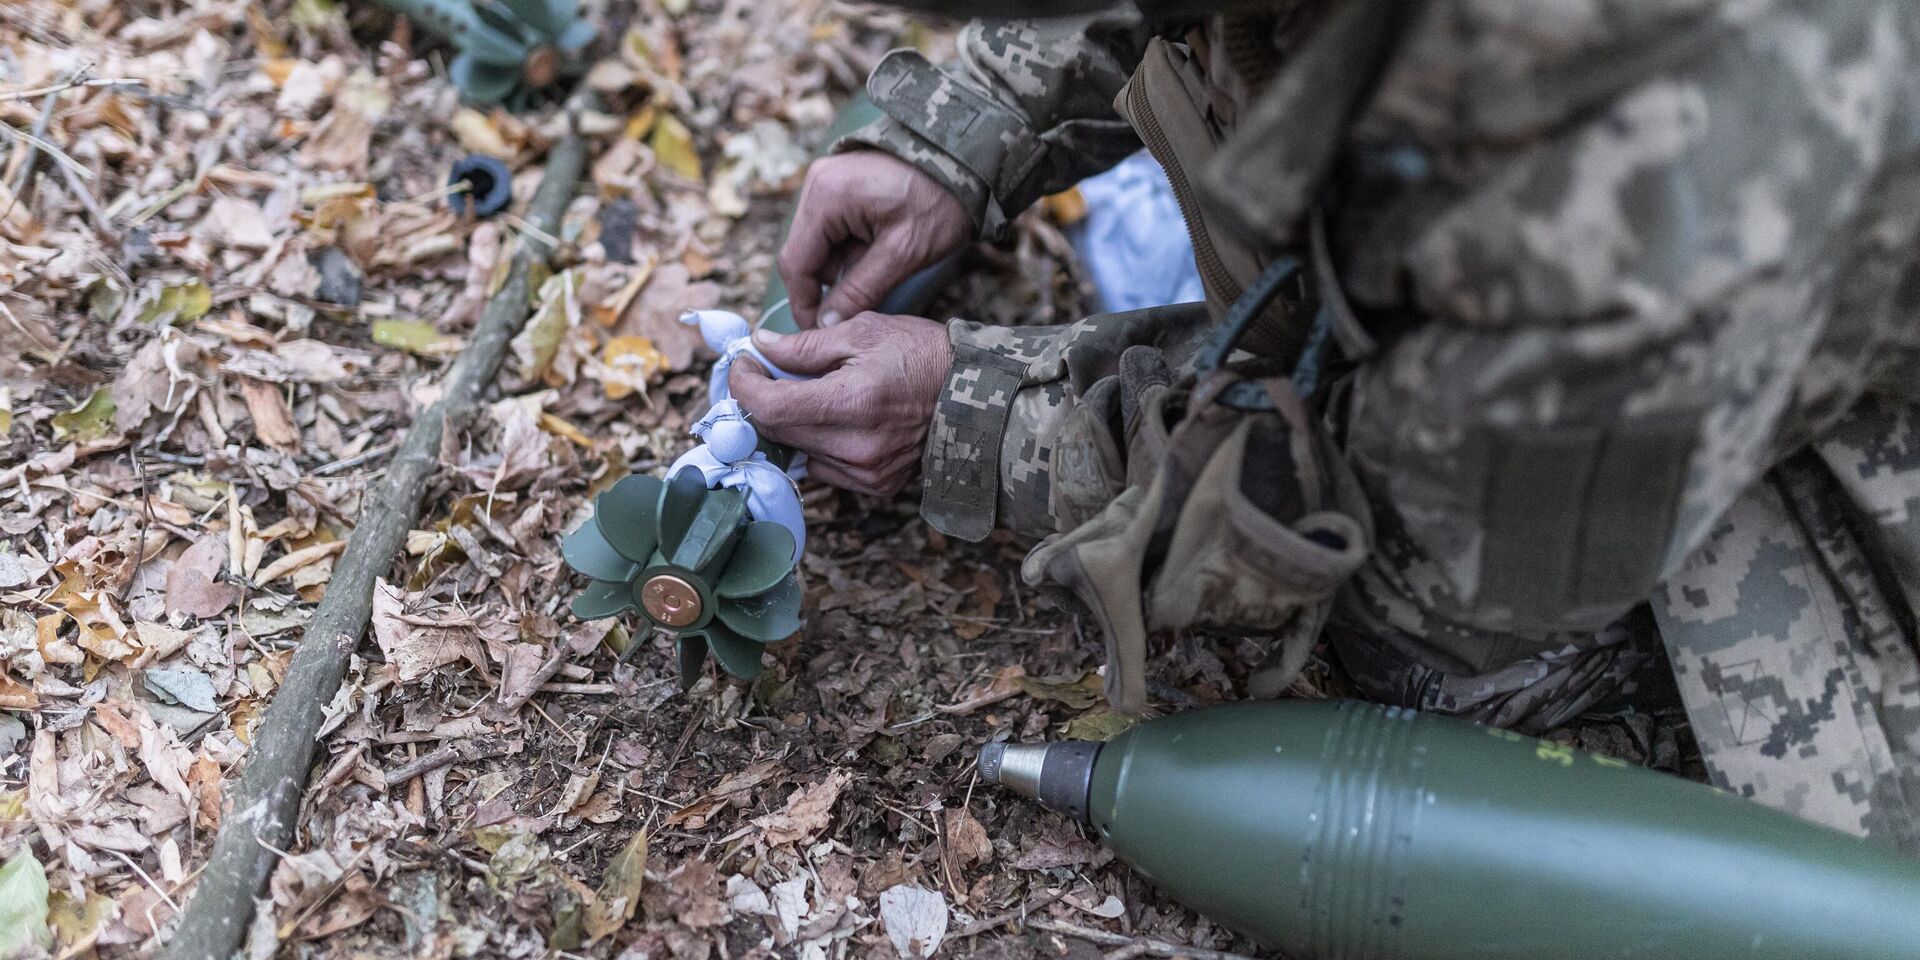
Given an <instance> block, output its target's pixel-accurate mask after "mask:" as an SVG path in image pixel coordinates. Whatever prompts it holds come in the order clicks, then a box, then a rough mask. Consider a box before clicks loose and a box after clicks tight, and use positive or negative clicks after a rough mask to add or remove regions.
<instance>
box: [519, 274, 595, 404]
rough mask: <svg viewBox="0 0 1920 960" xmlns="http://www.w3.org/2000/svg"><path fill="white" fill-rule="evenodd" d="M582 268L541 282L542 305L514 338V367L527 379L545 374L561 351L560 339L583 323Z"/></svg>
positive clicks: (537, 377)
mask: <svg viewBox="0 0 1920 960" xmlns="http://www.w3.org/2000/svg"><path fill="white" fill-rule="evenodd" d="M580 278H581V271H579V270H567V271H564V272H561V273H556V274H554V275H553V276H551V277H548V278H547V281H546V282H545V283H543V284H541V285H540V305H539V306H538V307H537V308H535V309H534V312H533V316H532V317H529V318H528V319H527V324H526V326H525V327H524V328H523V329H522V330H521V331H520V334H519V335H518V336H516V337H514V338H513V354H514V359H515V360H517V361H518V364H517V365H516V368H515V371H514V372H516V373H518V374H519V375H520V376H521V377H523V378H525V379H527V380H538V379H540V378H542V377H544V376H545V375H546V373H547V369H548V368H549V367H551V366H552V365H553V358H554V357H555V355H557V354H558V353H559V352H560V341H561V340H562V339H563V338H565V337H566V335H567V331H568V330H571V329H573V328H574V327H575V326H578V325H579V323H580V298H579V296H578V295H577V294H578V292H579V289H580Z"/></svg>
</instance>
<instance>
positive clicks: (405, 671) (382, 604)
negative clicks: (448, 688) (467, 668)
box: [373, 580, 486, 683]
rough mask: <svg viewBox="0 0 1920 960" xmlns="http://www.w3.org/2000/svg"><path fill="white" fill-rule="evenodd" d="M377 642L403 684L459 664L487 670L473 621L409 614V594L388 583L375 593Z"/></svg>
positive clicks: (374, 628) (375, 588)
mask: <svg viewBox="0 0 1920 960" xmlns="http://www.w3.org/2000/svg"><path fill="white" fill-rule="evenodd" d="M373 638H374V641H375V642H376V643H378V644H379V645H380V652H381V653H384V654H386V658H387V665H388V666H390V667H392V668H393V669H394V671H395V672H396V674H397V675H398V679H399V680H400V682H402V683H407V682H410V681H414V680H418V679H420V678H421V677H424V676H426V675H427V674H429V673H432V672H433V671H434V670H435V669H437V668H439V667H441V666H444V665H446V664H449V663H453V662H455V661H457V660H462V659H464V660H467V661H469V662H471V663H473V664H474V665H475V666H481V667H484V665H485V662H486V660H485V658H486V654H485V652H484V651H483V650H482V649H481V646H480V640H479V637H478V636H476V635H475V632H474V629H473V624H472V622H471V621H443V622H434V621H431V620H427V619H425V618H422V617H416V616H409V615H408V614H407V612H406V594H405V593H404V592H402V591H401V590H400V588H398V587H395V586H393V585H392V584H390V583H388V582H386V581H385V580H381V581H378V582H377V583H376V584H375V585H374V590H373Z"/></svg>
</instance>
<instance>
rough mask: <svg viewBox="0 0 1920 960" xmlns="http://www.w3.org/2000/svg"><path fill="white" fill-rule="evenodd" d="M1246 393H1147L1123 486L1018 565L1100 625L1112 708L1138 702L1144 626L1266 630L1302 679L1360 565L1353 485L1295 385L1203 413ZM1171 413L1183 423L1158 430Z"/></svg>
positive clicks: (1358, 503) (1362, 538) (1207, 387)
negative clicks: (1261, 404) (1259, 405)
mask: <svg viewBox="0 0 1920 960" xmlns="http://www.w3.org/2000/svg"><path fill="white" fill-rule="evenodd" d="M1252 382H1254V381H1246V380H1243V379H1242V378H1240V377H1238V376H1237V375H1235V374H1232V373H1227V372H1217V373H1214V374H1211V375H1209V376H1208V377H1207V378H1206V379H1204V380H1202V381H1201V383H1200V384H1199V385H1198V386H1197V387H1196V388H1195V389H1194V390H1193V391H1192V393H1191V395H1188V394H1187V393H1186V392H1185V391H1179V390H1174V389H1171V388H1162V389H1158V390H1152V391H1143V392H1142V396H1141V400H1142V403H1141V405H1140V408H1139V412H1138V416H1137V418H1136V421H1135V423H1134V424H1132V425H1131V426H1132V427H1133V429H1131V430H1129V439H1130V441H1132V442H1130V444H1129V449H1128V464H1127V467H1128V473H1129V480H1128V484H1127V486H1126V488H1125V489H1124V491H1122V492H1121V493H1120V494H1119V496H1117V497H1116V498H1114V499H1113V500H1112V502H1110V503H1108V504H1107V505H1106V507H1105V509H1103V510H1101V511H1100V512H1099V513H1098V514H1096V515H1094V516H1093V517H1092V518H1091V519H1089V520H1087V521H1086V522H1085V523H1082V524H1081V525H1079V526H1077V527H1075V528H1073V529H1070V530H1068V531H1066V532H1065V533H1062V534H1057V535H1055V536H1054V537H1051V538H1049V539H1047V540H1046V541H1044V542H1043V543H1041V544H1040V546H1039V547H1037V548H1035V549H1034V551H1033V553H1031V554H1029V555H1028V557H1027V559H1026V562H1025V563H1024V564H1023V565H1022V567H1021V575H1022V577H1023V578H1024V579H1025V580H1026V582H1027V583H1029V584H1031V585H1034V586H1041V585H1044V584H1047V583H1051V584H1054V585H1057V586H1059V587H1062V588H1064V589H1066V590H1068V591H1070V592H1072V593H1073V594H1074V595H1075V596H1076V597H1078V598H1079V599H1080V601H1081V602H1083V603H1084V604H1086V605H1087V607H1088V608H1089V609H1090V610H1091V611H1092V612H1093V614H1094V616H1095V618H1096V619H1097V620H1098V621H1099V622H1100V626H1101V628H1102V632H1103V634H1104V636H1105V638H1106V644H1107V671H1106V692H1107V699H1108V700H1109V702H1111V703H1112V705H1113V707H1114V709H1116V710H1120V711H1123V712H1129V713H1138V712H1140V711H1141V710H1143V709H1145V707H1146V702H1147V681H1146V655H1147V632H1148V631H1149V630H1179V629H1186V628H1190V627H1212V628H1217V629H1224V630H1254V631H1260V632H1263V633H1270V634H1275V635H1277V636H1278V638H1279V642H1280V643H1281V644H1282V646H1283V652H1282V657H1281V661H1282V669H1283V670H1286V671H1289V672H1297V671H1298V670H1299V668H1300V666H1301V665H1302V664H1304V662H1305V659H1306V656H1307V653H1308V651H1309V650H1310V649H1311V646H1312V641H1313V638H1314V636H1315V635H1316V634H1317V633H1318V630H1319V628H1320V625H1321V624H1322V623H1323V622H1324V621H1325V618H1326V615H1327V611H1328V608H1329V605H1330V603H1331V599H1332V595H1333V592H1334V590H1335V589H1336V588H1337V587H1338V586H1339V585H1340V584H1341V583H1342V582H1344V581H1345V580H1346V578H1347V577H1348V576H1349V575H1351V574H1352V573H1353V571H1354V570H1355V569H1356V568H1357V567H1358V566H1359V564H1360V562H1361V560H1362V559H1363V558H1364V557H1365V555H1366V549H1367V543H1368V539H1369V528H1368V526H1367V524H1366V522H1365V520H1364V518H1365V516H1366V514H1365V512H1364V503H1363V501H1362V500H1361V499H1360V496H1359V491H1358V487H1357V485H1356V484H1355V482H1354V480H1353V478H1352V476H1351V475H1350V474H1348V473H1347V472H1346V468H1345V466H1344V464H1343V463H1342V462H1341V461H1340V460H1339V459H1338V458H1335V457H1330V456H1328V450H1327V448H1326V445H1325V444H1324V443H1323V442H1322V440H1321V439H1320V438H1319V437H1318V435H1317V434H1316V433H1315V432H1314V429H1313V426H1312V424H1311V423H1310V422H1309V420H1308V418H1307V415H1306V412H1305V408H1304V407H1303V405H1302V404H1301V402H1300V400H1299V399H1298V397H1297V396H1295V395H1294V392H1293V387H1292V385H1291V384H1290V383H1288V382H1287V381H1286V380H1285V379H1280V378H1276V379H1272V380H1263V381H1257V383H1258V386H1259V387H1260V388H1261V389H1262V390H1263V392H1264V393H1265V394H1267V395H1268V396H1269V397H1271V398H1272V401H1273V402H1272V405H1271V409H1266V410H1253V411H1249V410H1243V409H1236V408H1233V407H1228V406H1224V405H1220V404H1215V403H1213V402H1212V400H1213V398H1214V397H1215V396H1216V395H1218V393H1219V392H1220V391H1221V390H1223V389H1225V388H1227V387H1228V386H1231V385H1234V384H1239V383H1252ZM1180 409H1185V410H1186V411H1187V415H1186V416H1185V417H1184V418H1183V419H1180V420H1179V421H1178V423H1177V424H1176V425H1175V426H1173V428H1172V429H1171V430H1170V431H1168V430H1166V429H1165V427H1166V424H1167V423H1168V422H1169V420H1170V416H1169V414H1171V413H1172V412H1173V411H1176V410H1180ZM1156 437H1160V438H1163V439H1160V440H1159V441H1158V443H1157V444H1156ZM1156 446H1157V448H1156ZM1287 679H1289V680H1290V679H1291V677H1290V676H1289V677H1288V678H1287Z"/></svg>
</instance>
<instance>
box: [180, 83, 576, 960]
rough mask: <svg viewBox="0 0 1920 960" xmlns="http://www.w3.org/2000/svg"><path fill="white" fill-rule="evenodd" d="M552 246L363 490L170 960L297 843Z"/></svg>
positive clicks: (548, 186) (549, 211) (559, 209)
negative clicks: (436, 482) (420, 538)
mask: <svg viewBox="0 0 1920 960" xmlns="http://www.w3.org/2000/svg"><path fill="white" fill-rule="evenodd" d="M576 114H577V111H576ZM586 155H587V142H586V138H585V137H584V136H582V135H581V134H580V133H579V132H578V130H577V129H576V130H575V131H573V132H570V133H568V134H567V136H565V137H564V138H562V139H561V140H560V142H559V143H557V144H555V145H554V147H553V150H552V151H551V152H549V153H548V155H547V169H546V173H545V175H544V176H543V177H542V178H541V181H540V189H539V191H538V192H536V193H535V194H534V197H533V203H532V205H531V207H530V209H529V211H528V220H529V221H530V222H532V223H533V224H535V225H536V226H538V227H539V228H540V229H541V230H542V231H544V232H545V233H547V234H549V235H558V234H559V232H560V220H561V217H562V215H563V214H565V212H566V209H567V203H568V201H570V200H572V199H573V193H574V188H575V186H576V185H577V184H578V182H579V179H580V172H581V170H582V168H583V167H585V165H586ZM550 253H551V251H550V250H548V249H546V248H545V247H544V246H542V245H538V244H536V243H534V242H532V241H529V240H526V239H522V241H521V242H520V245H519V249H518V251H517V252H516V253H515V254H514V257H513V266H512V268H511V270H510V271H509V272H508V274H507V282H506V284H505V285H504V286H503V287H501V289H500V292H499V293H498V294H496V295H495V296H494V298H493V299H492V300H491V301H489V302H488V303H487V308H486V312H485V313H484V314H483V315H482V316H481V318H480V324H479V326H478V327H477V328H476V329H475V330H474V333H473V339H472V340H471V341H470V342H468V344H467V346H466V348H465V349H463V350H462V351H461V352H460V356H459V357H458V358H457V359H455V360H454V362H453V366H452V368H451V369H449V370H448V371H447V377H446V387H445V390H444V392H443V394H442V396H441V399H440V401H439V402H438V403H435V404H434V405H433V406H432V407H430V408H428V409H427V411H426V412H425V413H424V414H422V415H421V416H420V418H419V419H418V420H416V421H415V422H414V424H413V427H412V428H411V429H409V430H408V431H407V438H406V441H405V442H404V443H402V444H401V446H400V449H399V450H398V451H397V452H396V453H395V454H394V458H393V462H392V463H391V464H389V465H388V467H387V474H386V477H385V478H384V480H383V481H382V482H381V484H380V486H379V488H378V489H377V490H375V491H373V492H372V493H371V494H370V495H369V497H368V499H367V501H366V505H365V506H364V507H363V508H362V510H361V514H360V521H359V523H358V524H357V525H356V526H355V527H354V530H353V535H352V536H351V537H349V538H348V540H347V547H346V550H345V552H343V553H341V554H340V559H339V560H338V561H337V562H336V563H335V564H334V568H333V579H332V581H331V582H330V583H329V584H328V585H327V595H326V597H325V598H324V599H322V600H321V601H320V606H319V608H318V609H316V610H315V611H314V614H313V619H312V620H310V621H308V622H307V625H306V629H305V631H304V633H303V634H302V637H301V641H300V646H299V648H298V649H297V650H296V651H295V652H294V655H293V662H292V664H291V665H290V666H289V667H288V668H287V676H286V679H285V680H284V681H282V682H281V684H280V688H279V690H278V691H277V693H276V694H275V696H274V698H273V703H272V705H271V706H269V707H268V708H267V715H266V717H265V719H264V720H262V721H261V724H260V730H259V732H258V733H257V734H256V735H255V737H254V741H253V749H252V750H251V751H250V752H249V753H248V754H247V760H246V769H245V770H244V771H243V772H242V773H241V776H240V782H239V783H238V784H236V785H235V786H234V789H233V790H232V792H231V793H230V794H229V796H230V797H231V798H232V805H231V809H230V811H229V812H228V814H227V816H226V818H225V820H224V821H222V824H221V827H220V834H219V836H218V837H217V838H215V840H214V844H213V852H212V853H211V854H209V855H208V857H207V864H206V868H205V872H204V873H203V874H202V876H201V879H200V886H199V889H197V890H196V891H195V892H194V897H193V902H192V903H189V904H188V905H187V909H186V912H185V913H184V914H183V915H182V916H181V919H180V926H179V928H178V929H177V930H176V931H175V932H174V935H173V939H172V941H171V942H170V943H169V944H168V945H167V949H166V952H165V953H164V954H162V956H163V957H164V958H166V960H203V958H206V957H228V956H232V955H233V952H234V951H235V950H236V949H238V948H239V947H240V945H241V942H242V941H243V940H245V939H246V935H247V928H248V925H249V924H250V922H251V921H252V919H253V899H254V897H255V896H257V895H258V894H259V893H260V891H261V890H263V889H264V888H265V887H266V884H267V878H268V876H269V875H270V874H271V873H272V871H273V866H274V863H275V857H274V854H273V851H274V850H285V849H288V848H290V847H291V846H292V845H293V834H294V826H295V823H296V821H297V819H298V817H299V813H300V802H301V800H302V798H303V797H304V795H305V790H304V787H305V785H306V782H307V779H308V774H309V771H310V769H311V767H312V766H313V761H314V750H315V748H316V746H317V745H318V742H317V737H316V734H317V732H318V731H319V729H320V724H321V720H322V719H323V715H324V712H325V710H326V707H327V704H328V703H329V702H331V701H332V700H333V695H334V692H335V691H337V690H338V689H339V688H340V682H341V680H342V679H343V678H344V677H345V676H346V670H347V658H348V655H349V654H351V653H352V652H353V648H354V647H355V646H356V645H358V643H359V642H360V636H361V634H362V633H364V632H365V630H366V628H367V621H368V619H369V617H370V616H371V614H372V605H373V586H374V581H375V580H376V579H378V578H379V577H380V576H381V575H382V574H384V573H386V572H387V570H388V569H389V568H391V567H392V565H393V558H394V557H395V556H397V555H398V554H399V553H400V550H401V547H402V546H403V545H404V544H405V542H406V536H407V531H408V530H410V529H412V528H413V525H414V523H415V522H416V521H418V519H419V516H420V501H421V498H422V497H423V496H424V495H425V493H426V488H427V482H428V480H430V479H431V478H432V476H433V473H434V470H435V468H436V466H437V465H438V463H439V454H440V438H441V436H442V435H443V434H444V433H445V431H446V430H447V429H448V427H449V426H450V425H457V424H459V423H461V422H463V421H464V420H466V419H467V418H469V417H471V416H472V415H473V413H474V411H475V410H476V409H478V406H479V399H480V394H481V391H482V390H484V389H485V388H486V386H487V385H488V384H490V383H492V382H493V377H494V374H495V373H496V372H498V370H499V368H500V362H501V359H502V358H503V357H504V356H505V354H506V350H507V344H508V342H509V341H510V340H512V339H513V337H514V334H515V333H516V332H518V330H519V329H520V326H521V324H523V323H525V322H526V319H527V314H528V312H529V309H528V305H527V303H528V295H529V293H530V292H531V290H530V288H531V285H532V282H533V281H532V278H533V270H534V265H535V264H536V263H541V262H544V260H545V259H546V257H547V256H549V255H550Z"/></svg>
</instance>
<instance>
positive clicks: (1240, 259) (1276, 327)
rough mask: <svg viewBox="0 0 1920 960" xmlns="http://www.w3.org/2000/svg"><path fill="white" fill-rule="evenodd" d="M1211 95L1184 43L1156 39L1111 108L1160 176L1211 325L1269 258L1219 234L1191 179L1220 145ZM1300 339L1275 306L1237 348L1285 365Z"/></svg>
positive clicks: (1215, 213) (1284, 310) (1227, 232)
mask: <svg viewBox="0 0 1920 960" xmlns="http://www.w3.org/2000/svg"><path fill="white" fill-rule="evenodd" d="M1210 90H1211V85H1210V84H1209V83H1208V79H1207V74H1206V70H1205V69H1204V66H1203V65H1202V63H1201V62H1200V58H1199V57H1198V55H1197V54H1196V53H1195V51H1194V49H1193V48H1192V47H1191V46H1190V45H1189V44H1187V43H1184V42H1181V41H1179V40H1172V39H1168V38H1166V37H1155V38H1154V39H1153V40H1151V41H1149V42H1148V44H1147V48H1146V51H1145V53H1144V54H1143V55H1142V57H1141V59H1140V66H1139V67H1138V69H1136V70H1135V71H1134V74H1133V76H1132V77H1131V78H1129V79H1128V81H1127V85H1126V86H1125V87H1124V88H1123V89H1122V90H1121V91H1120V94H1119V96H1117V97H1115V98H1114V102H1113V106H1114V109H1115V110H1116V111H1118V112H1119V114H1120V115H1121V116H1123V117H1125V118H1127V120H1128V122H1130V123H1132V124H1133V128H1134V129H1135V130H1136V131H1138V132H1139V134H1140V139H1141V140H1142V141H1143V142H1144V143H1145V144H1146V147H1147V152H1148V153H1151V154H1152V155H1153V158H1154V159H1155V160H1157V161H1159V163H1160V166H1161V167H1162V168H1164V169H1165V170H1166V173H1167V183H1168V186H1169V187H1171V189H1172V191H1173V195H1174V200H1175V201H1176V202H1177V203H1178V204H1179V207H1180V215H1181V217H1182V218H1183V219H1184V220H1185V221H1186V225H1187V234H1188V236H1189V237H1190V238H1191V239H1192V241H1193V260H1194V266H1195V267H1196V268H1197V269H1198V270H1199V273H1200V281H1201V284H1202V285H1203V286H1204V287H1205V288H1206V291H1207V309H1208V311H1209V312H1210V313H1211V314H1212V315H1213V319H1214V321H1216V322H1218V321H1220V320H1222V319H1223V318H1224V317H1225V315H1226V311H1227V309H1228V307H1229V306H1230V305H1231V304H1232V303H1233V302H1234V301H1235V300H1237V299H1239V297H1240V295H1241V293H1243V292H1244V291H1245V289H1246V287H1247V285H1248V284H1251V283H1252V282H1253V281H1254V279H1255V278H1256V277H1258V276H1259V275H1260V272H1261V270H1262V269H1263V268H1264V267H1265V266H1266V265H1267V263H1268V262H1269V260H1270V258H1269V257H1268V256H1266V255H1265V253H1266V251H1263V250H1261V249H1258V248H1256V247H1254V246H1252V245H1249V244H1248V243H1246V242H1245V241H1244V239H1243V236H1244V235H1243V234H1242V233H1240V232H1239V231H1236V230H1233V229H1222V227H1221V219H1222V212H1221V210H1220V209H1218V208H1219V206H1220V205H1219V204H1217V203H1213V202H1210V200H1209V198H1208V197H1207V196H1206V195H1205V194H1204V193H1203V192H1202V191H1201V190H1200V189H1199V185H1198V183H1197V181H1196V180H1195V179H1194V178H1195V177H1196V176H1197V175H1198V174H1199V172H1200V171H1201V170H1204V169H1206V168H1207V166H1208V164H1209V163H1210V162H1211V161H1212V159H1213V157H1214V155H1215V154H1216V153H1217V152H1218V151H1219V150H1220V148H1221V145H1222V144H1223V143H1224V142H1226V139H1227V130H1226V127H1225V125H1224V124H1223V118H1222V117H1221V116H1220V115H1219V110H1218V109H1217V107H1216V105H1215V103H1214V102H1213V100H1214V98H1213V95H1212V93H1211V92H1210ZM1303 333H1304V327H1303V325H1302V324H1301V323H1300V322H1299V318H1297V317H1295V316H1294V315H1293V313H1292V311H1291V310H1290V309H1289V305H1288V304H1286V303H1283V302H1278V301H1276V302H1273V303H1271V304H1268V305H1267V306H1266V307H1265V309H1264V310H1263V311H1262V313H1261V316H1260V317H1259V318H1258V320H1256V321H1255V322H1254V323H1253V324H1252V325H1251V327H1250V328H1249V329H1248V330H1247V332H1246V335H1245V338H1244V340H1243V342H1242V344H1241V345H1242V346H1243V347H1245V348H1246V349H1248V350H1250V351H1252V352H1254V353H1256V354H1260V355H1262V356H1269V357H1280V358H1283V359H1286V360H1288V361H1291V360H1292V358H1293V357H1295V356H1297V355H1298V354H1299V352H1300V350H1301V348H1302V346H1303V343H1302V337H1303Z"/></svg>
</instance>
